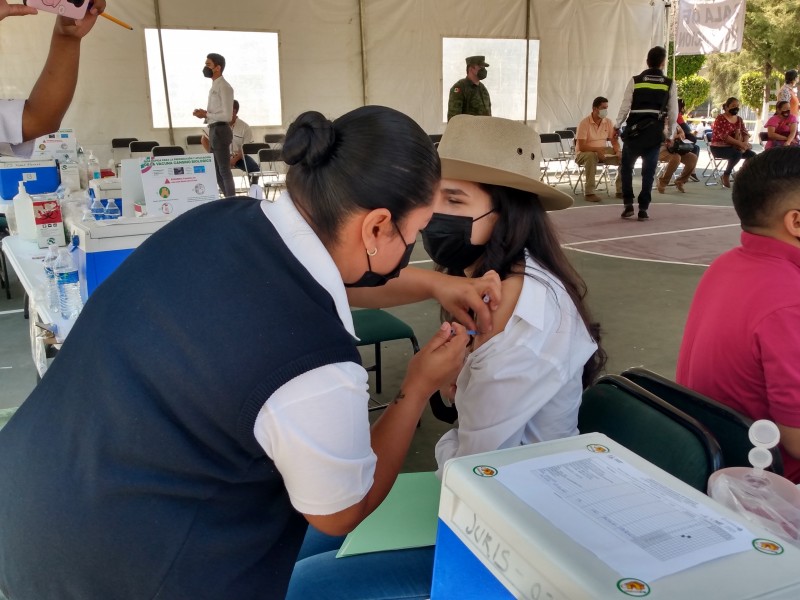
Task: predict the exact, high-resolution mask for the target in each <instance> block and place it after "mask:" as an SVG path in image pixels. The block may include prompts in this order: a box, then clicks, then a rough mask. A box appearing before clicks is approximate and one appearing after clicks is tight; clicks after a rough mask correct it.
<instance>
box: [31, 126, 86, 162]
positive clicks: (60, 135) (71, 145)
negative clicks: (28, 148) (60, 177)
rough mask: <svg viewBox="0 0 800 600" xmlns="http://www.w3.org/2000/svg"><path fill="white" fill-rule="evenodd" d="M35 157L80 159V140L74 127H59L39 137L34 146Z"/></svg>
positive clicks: (32, 156) (33, 156)
mask: <svg viewBox="0 0 800 600" xmlns="http://www.w3.org/2000/svg"><path fill="white" fill-rule="evenodd" d="M31 158H33V159H43V158H54V159H55V160H57V161H59V162H62V163H63V162H66V161H67V160H72V161H75V162H77V161H78V142H77V141H76V139H75V131H74V130H73V129H59V130H58V131H56V132H55V133H48V134H47V135H43V136H42V137H40V138H38V139H37V140H36V142H35V144H34V147H33V154H32V155H31Z"/></svg>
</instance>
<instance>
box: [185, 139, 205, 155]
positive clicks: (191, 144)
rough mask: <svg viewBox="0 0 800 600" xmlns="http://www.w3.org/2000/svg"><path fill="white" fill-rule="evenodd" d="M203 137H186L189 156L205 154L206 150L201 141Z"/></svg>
mask: <svg viewBox="0 0 800 600" xmlns="http://www.w3.org/2000/svg"><path fill="white" fill-rule="evenodd" d="M202 138H203V136H202V135H187V136H186V153H187V154H205V153H206V149H205V148H203V142H201V141H200V140H201V139H202Z"/></svg>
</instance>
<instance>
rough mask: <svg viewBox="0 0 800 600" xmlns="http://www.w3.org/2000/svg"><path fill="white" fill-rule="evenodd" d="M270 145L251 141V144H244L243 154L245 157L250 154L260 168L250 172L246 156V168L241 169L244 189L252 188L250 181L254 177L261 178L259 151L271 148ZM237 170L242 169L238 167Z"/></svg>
mask: <svg viewBox="0 0 800 600" xmlns="http://www.w3.org/2000/svg"><path fill="white" fill-rule="evenodd" d="M269 147H270V146H269V144H266V143H264V142H252V143H249V144H242V154H243V156H245V157H246V156H249V157H250V158H252V159H253V160H254V161H255V163H256V166H257V167H258V169H257V170H256V171H253V172H250V171H249V170H248V168H247V159H246V158H244V159H243V160H244V166H245V168H244V170H241V174H242V182H243V185H242V189H245V190H248V189H250V185H251V184H250V181H251V178H252V177H256V178H257V179H259V180H260V178H261V167H260V166H258V153H259V152H260V151H261V150H269ZM237 171H240V170H239V169H237Z"/></svg>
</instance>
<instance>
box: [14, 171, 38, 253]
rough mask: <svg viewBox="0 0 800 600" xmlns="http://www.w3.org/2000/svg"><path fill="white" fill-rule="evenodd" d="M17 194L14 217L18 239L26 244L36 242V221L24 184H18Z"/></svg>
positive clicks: (22, 182)
mask: <svg viewBox="0 0 800 600" xmlns="http://www.w3.org/2000/svg"><path fill="white" fill-rule="evenodd" d="M18 189H19V192H18V193H17V195H16V196H14V216H15V217H16V219H17V231H19V237H21V238H22V239H23V240H26V241H28V242H35V241H36V240H37V235H38V234H37V230H36V219H35V218H34V216H33V200H32V199H31V197H30V195H29V194H28V192H26V191H25V182H24V181H20V182H19V188H18Z"/></svg>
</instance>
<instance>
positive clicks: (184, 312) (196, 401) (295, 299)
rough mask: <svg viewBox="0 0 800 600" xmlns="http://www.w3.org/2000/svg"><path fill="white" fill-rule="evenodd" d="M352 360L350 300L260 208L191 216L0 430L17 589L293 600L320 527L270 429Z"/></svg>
mask: <svg viewBox="0 0 800 600" xmlns="http://www.w3.org/2000/svg"><path fill="white" fill-rule="evenodd" d="M344 361H353V362H360V359H359V355H358V352H357V350H356V348H355V345H354V340H353V338H352V337H351V336H350V335H349V334H348V332H347V331H346V330H345V328H344V326H343V325H342V323H341V321H340V319H339V318H338V315H337V313H336V309H335V307H334V302H333V299H332V298H331V296H330V294H329V293H328V292H327V291H326V290H325V289H323V288H322V287H321V286H320V285H319V284H318V283H317V282H316V281H315V280H314V279H313V277H312V276H311V275H310V274H309V272H308V271H307V270H306V269H305V268H304V267H303V265H302V264H301V263H300V262H298V260H297V259H296V258H295V257H294V256H293V255H292V254H291V253H290V252H289V250H288V248H287V247H286V246H285V244H284V243H283V242H282V240H281V239H280V237H279V236H278V234H277V232H276V231H275V229H274V228H273V226H272V224H271V223H270V222H269V221H268V220H267V219H266V217H265V216H264V214H263V213H262V211H261V208H260V206H259V204H258V202H256V201H251V200H242V199H239V200H226V201H219V202H212V203H210V204H207V205H204V206H201V207H198V208H196V209H194V210H192V211H190V212H188V213H187V214H185V215H183V216H182V217H180V218H178V219H176V220H175V221H174V222H173V223H171V224H169V225H168V226H166V227H164V228H163V229H162V230H161V231H159V232H158V233H157V234H155V235H153V236H152V237H151V238H150V239H148V240H147V241H146V242H145V243H144V244H143V245H142V246H141V247H140V248H138V249H137V250H136V251H135V252H134V253H133V254H132V255H131V256H130V257H129V258H128V259H127V260H126V261H125V262H124V263H123V264H122V265H121V266H120V267H119V269H118V270H117V271H116V272H115V273H114V274H113V275H112V276H111V277H109V279H108V280H107V281H105V282H104V283H103V284H102V285H101V286H100V287H99V288H98V289H97V290H96V291H95V293H94V294H93V295H92V296H91V298H90V299H89V301H88V302H87V304H86V307H85V308H84V311H83V313H82V314H81V316H80V317H79V319H78V321H77V323H76V324H75V327H74V328H73V330H72V332H71V333H70V335H69V337H68V339H67V341H66V343H65V344H64V346H63V348H62V350H61V352H60V353H59V354H58V356H57V357H56V359H55V361H54V362H53V365H52V367H51V368H50V370H49V371H48V372H47V373H46V375H45V377H44V379H43V380H42V381H41V383H40V384H39V385H38V386H37V387H36V389H35V390H34V391H33V393H32V394H31V396H30V397H29V398H28V400H27V401H26V402H25V403H24V404H23V405H22V406H21V407H20V409H19V411H18V412H17V414H16V415H15V416H14V418H13V419H12V420H11V422H10V423H9V424H8V425H7V426H6V427H5V428H4V429H3V430H2V431H1V432H0V589H2V590H3V591H4V592H5V593H6V594H7V595H8V596H9V597H10V599H11V600H47V599H57V600H68V599H71V598H75V599H80V600H111V599H114V600H121V599H131V600H134V599H135V600H145V599H150V598H157V599H164V600H172V599H178V598H180V599H183V598H185V599H187V600H188V599H191V600H200V599H205V598H208V599H234V600H247V599H250V598H253V599H255V598H258V599H259V600H265V599H268V598H283V596H284V594H285V589H286V586H287V583H288V579H289V576H290V574H291V570H292V567H293V564H294V560H295V557H296V555H297V552H298V549H299V547H300V544H301V542H302V537H303V534H304V532H305V529H306V523H305V520H304V519H303V517H302V516H301V515H299V514H298V513H297V512H296V511H295V510H294V509H293V508H292V506H291V504H290V502H289V498H288V495H287V493H286V490H285V488H284V485H283V480H282V478H281V475H280V473H279V472H278V471H277V469H276V468H275V465H274V463H273V462H272V461H271V460H270V459H269V458H268V457H267V456H266V455H265V454H264V452H263V450H262V449H261V447H260V446H259V445H258V442H257V441H256V439H255V437H254V435H253V426H254V423H255V419H256V416H257V415H258V412H259V410H260V409H261V407H262V405H263V404H264V402H265V401H266V400H267V399H268V398H269V396H270V395H271V394H272V393H273V392H274V391H275V390H276V389H277V388H278V387H280V386H281V385H282V384H284V383H285V382H287V381H289V380H290V379H292V378H293V377H295V376H297V375H299V374H302V373H305V372H307V371H309V370H311V369H314V368H316V367H319V366H322V365H326V364H331V363H334V362H344ZM308 418H309V419H313V418H315V415H313V414H309V415H308ZM300 450H301V449H300Z"/></svg>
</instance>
